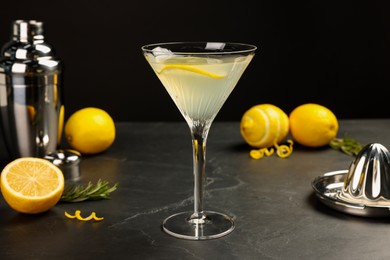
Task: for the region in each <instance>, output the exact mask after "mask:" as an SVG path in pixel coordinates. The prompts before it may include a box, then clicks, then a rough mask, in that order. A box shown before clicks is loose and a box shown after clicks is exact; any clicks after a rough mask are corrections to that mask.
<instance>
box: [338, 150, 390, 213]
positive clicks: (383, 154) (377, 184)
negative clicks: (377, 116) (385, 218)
mask: <svg viewBox="0 0 390 260" xmlns="http://www.w3.org/2000/svg"><path fill="white" fill-rule="evenodd" d="M339 196H340V197H341V198H342V199H343V200H345V201H350V202H353V203H360V204H364V205H366V206H373V207H376V206H378V207H383V206H390V153H389V151H388V150H387V149H386V147H384V146H383V145H381V144H379V143H370V144H368V145H366V146H364V147H363V149H362V150H361V151H360V152H359V154H358V155H357V156H356V158H355V159H354V160H353V161H352V163H351V164H350V167H349V169H348V172H347V174H346V175H345V179H344V186H343V188H342V189H341V192H340V193H339Z"/></svg>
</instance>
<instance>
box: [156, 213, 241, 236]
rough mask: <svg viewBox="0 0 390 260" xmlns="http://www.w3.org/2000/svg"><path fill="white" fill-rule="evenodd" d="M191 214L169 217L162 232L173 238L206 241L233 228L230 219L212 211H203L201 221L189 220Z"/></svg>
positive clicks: (227, 232)
mask: <svg viewBox="0 0 390 260" xmlns="http://www.w3.org/2000/svg"><path fill="white" fill-rule="evenodd" d="M192 214H193V212H190V211H188V212H181V213H177V214H174V215H172V216H169V217H168V218H166V219H165V220H164V222H163V225H162V228H163V230H164V231H165V232H166V233H167V234H169V235H171V236H174V237H178V238H183V239H189V240H207V239H214V238H219V237H222V236H225V235H227V234H229V233H231V232H232V231H233V230H234V228H235V225H234V221H233V219H232V218H231V217H229V216H227V215H225V214H222V213H218V212H213V211H205V212H204V214H205V215H204V218H202V219H201V220H196V219H195V220H194V219H191V216H192Z"/></svg>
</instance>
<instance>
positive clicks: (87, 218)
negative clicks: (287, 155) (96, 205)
mask: <svg viewBox="0 0 390 260" xmlns="http://www.w3.org/2000/svg"><path fill="white" fill-rule="evenodd" d="M65 216H66V217H67V218H69V219H75V218H76V219H78V220H81V221H90V220H92V219H93V220H96V221H101V220H103V219H104V218H103V217H98V216H96V212H94V211H93V212H92V213H91V214H90V215H89V216H88V217H85V218H84V217H82V216H81V211H80V210H76V211H75V213H74V215H71V214H69V213H68V212H66V211H65Z"/></svg>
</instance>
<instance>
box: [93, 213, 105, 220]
mask: <svg viewBox="0 0 390 260" xmlns="http://www.w3.org/2000/svg"><path fill="white" fill-rule="evenodd" d="M91 216H92V218H93V219H94V220H96V221H100V220H103V219H104V218H103V217H98V216H96V213H95V212H92V214H91Z"/></svg>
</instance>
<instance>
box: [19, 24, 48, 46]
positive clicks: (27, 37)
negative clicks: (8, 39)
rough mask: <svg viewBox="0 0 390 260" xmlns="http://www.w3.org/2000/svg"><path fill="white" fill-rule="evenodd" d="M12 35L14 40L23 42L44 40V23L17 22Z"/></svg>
mask: <svg viewBox="0 0 390 260" xmlns="http://www.w3.org/2000/svg"><path fill="white" fill-rule="evenodd" d="M12 33H13V35H12V36H13V39H14V40H18V41H21V42H29V41H36V40H43V39H44V36H43V23H42V22H41V21H37V20H16V21H14V22H13V30H12Z"/></svg>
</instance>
